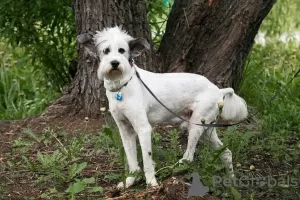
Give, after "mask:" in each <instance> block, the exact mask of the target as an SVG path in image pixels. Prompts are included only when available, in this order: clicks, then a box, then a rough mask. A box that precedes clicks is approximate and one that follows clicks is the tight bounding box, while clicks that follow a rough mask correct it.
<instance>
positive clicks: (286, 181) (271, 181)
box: [188, 172, 300, 197]
mask: <svg viewBox="0 0 300 200" xmlns="http://www.w3.org/2000/svg"><path fill="white" fill-rule="evenodd" d="M191 175H192V178H193V180H192V184H191V187H190V188H189V191H188V197H192V196H194V197H199V196H205V195H206V194H207V193H208V192H209V187H207V186H205V185H204V184H203V183H202V182H201V180H200V176H199V174H198V173H197V172H194V173H192V174H191ZM212 184H213V187H218V186H224V187H237V188H239V187H248V188H251V187H269V188H271V187H276V186H279V187H284V188H289V187H295V188H297V187H300V179H296V178H292V177H290V176H266V177H263V176H255V174H251V175H247V176H246V175H245V176H241V177H239V178H236V177H234V178H227V177H221V176H213V177H212Z"/></svg>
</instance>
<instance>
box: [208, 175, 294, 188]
mask: <svg viewBox="0 0 300 200" xmlns="http://www.w3.org/2000/svg"><path fill="white" fill-rule="evenodd" d="M212 180H213V187H216V186H220V185H222V186H225V187H231V186H234V187H269V188H271V187H276V186H279V187H287V188H288V187H299V184H300V180H299V179H296V178H292V177H289V176H276V177H275V176H266V177H263V176H254V175H250V176H249V175H247V176H241V177H239V178H236V177H234V178H224V177H220V176H213V177H212Z"/></svg>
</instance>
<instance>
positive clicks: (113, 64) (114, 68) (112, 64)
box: [110, 60, 120, 70]
mask: <svg viewBox="0 0 300 200" xmlns="http://www.w3.org/2000/svg"><path fill="white" fill-rule="evenodd" d="M110 64H111V67H112V69H113V70H116V69H118V68H119V64H120V62H119V61H117V60H113V61H111V62H110Z"/></svg>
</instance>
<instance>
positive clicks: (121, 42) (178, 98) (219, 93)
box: [77, 27, 248, 188]
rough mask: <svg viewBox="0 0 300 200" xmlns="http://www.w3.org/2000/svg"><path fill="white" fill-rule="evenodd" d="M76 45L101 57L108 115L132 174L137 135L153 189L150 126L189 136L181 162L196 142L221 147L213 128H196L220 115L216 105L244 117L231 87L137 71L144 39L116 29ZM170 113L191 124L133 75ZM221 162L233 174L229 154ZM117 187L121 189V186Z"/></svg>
mask: <svg viewBox="0 0 300 200" xmlns="http://www.w3.org/2000/svg"><path fill="white" fill-rule="evenodd" d="M77 41H78V42H79V43H81V44H82V45H84V46H85V47H87V49H88V50H89V52H90V53H95V54H96V55H97V56H99V58H100V66H99V69H98V77H99V79H100V80H103V81H104V87H105V88H106V95H107V98H108V100H109V109H110V112H111V114H112V116H113V118H114V120H115V121H116V124H117V126H118V128H119V131H120V134H121V138H122V142H123V146H124V149H125V152H126V156H127V160H128V165H129V170H130V172H136V171H139V170H140V167H139V165H138V160H137V150H136V136H138V138H139V141H140V144H141V149H142V155H143V164H144V173H145V177H146V182H147V184H149V185H150V186H157V185H158V184H157V181H156V178H155V163H154V161H153V160H152V148H151V131H152V125H155V124H160V123H182V124H184V125H185V126H187V129H188V132H189V136H188V145H187V149H186V151H185V153H184V155H183V158H182V159H183V160H187V161H192V160H193V157H194V152H195V148H196V144H197V142H198V140H199V139H200V137H201V139H208V140H210V143H211V145H210V146H211V147H212V149H213V150H216V149H219V148H221V147H222V145H223V144H222V142H221V141H220V140H219V138H218V136H217V134H216V130H215V128H206V127H201V126H197V125H195V124H193V123H199V122H200V119H205V123H207V124H209V123H212V122H214V121H215V120H216V118H217V116H218V115H219V107H218V104H220V103H221V104H224V108H223V111H222V114H221V117H222V118H223V119H226V120H233V121H237V120H242V119H244V118H246V117H247V114H248V113H247V106H246V103H245V101H244V100H243V99H242V98H240V97H239V96H237V95H236V94H235V93H234V91H233V89H231V88H226V89H219V88H218V87H217V86H215V85H214V84H213V83H211V82H210V81H209V80H208V79H207V78H205V77H203V76H200V75H196V74H189V73H165V74H161V73H152V72H149V71H145V70H143V69H140V68H138V67H137V66H136V65H135V64H134V63H133V61H132V57H136V56H138V55H140V54H141V52H142V51H143V50H145V49H149V47H150V45H149V44H148V42H147V41H146V40H145V39H142V38H137V39H134V38H132V37H131V36H130V35H128V34H127V33H126V32H124V31H122V30H121V29H120V28H119V27H114V28H106V29H104V30H103V31H101V32H97V33H96V34H94V35H93V34H91V33H84V34H81V35H79V36H78V37H77ZM136 71H138V73H139V74H140V77H141V79H142V80H143V81H144V82H145V83H146V84H147V85H148V87H149V88H150V89H151V90H152V91H153V93H154V94H155V95H156V96H157V97H158V99H159V100H161V101H162V102H163V103H164V104H165V105H166V106H167V107H168V108H169V109H171V110H172V111H173V112H175V113H177V114H178V115H179V116H181V117H182V118H184V119H186V120H189V121H190V122H191V123H186V122H183V121H182V120H181V119H180V118H178V117H176V116H174V115H173V114H172V113H170V112H169V111H168V110H166V109H165V108H164V107H162V106H161V104H159V103H158V102H157V101H156V100H155V99H154V98H153V97H152V96H151V95H150V93H149V92H148V91H147V90H146V88H145V87H144V86H143V85H142V83H141V81H140V80H139V79H138V77H137V75H136ZM221 160H222V161H223V163H224V164H225V165H226V167H227V168H228V170H229V172H230V173H231V175H233V167H232V154H231V151H230V150H229V149H226V150H225V151H224V152H223V153H222V155H221ZM134 181H135V178H134V177H127V178H126V185H125V187H126V188H127V187H130V186H131V185H133V184H134ZM118 187H124V185H123V182H121V183H119V185H118Z"/></svg>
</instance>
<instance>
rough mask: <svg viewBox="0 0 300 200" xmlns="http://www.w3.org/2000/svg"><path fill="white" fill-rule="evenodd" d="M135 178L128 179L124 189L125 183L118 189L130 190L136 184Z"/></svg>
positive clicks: (120, 184) (118, 186)
mask: <svg viewBox="0 0 300 200" xmlns="http://www.w3.org/2000/svg"><path fill="white" fill-rule="evenodd" d="M134 181H135V178H134V177H127V178H126V181H125V187H124V182H120V183H119V184H118V185H117V188H118V189H125V188H129V187H130V186H132V185H133V184H134Z"/></svg>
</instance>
